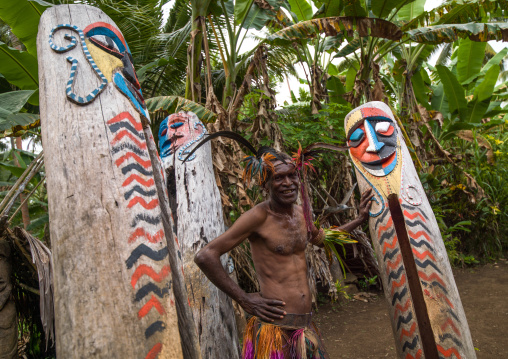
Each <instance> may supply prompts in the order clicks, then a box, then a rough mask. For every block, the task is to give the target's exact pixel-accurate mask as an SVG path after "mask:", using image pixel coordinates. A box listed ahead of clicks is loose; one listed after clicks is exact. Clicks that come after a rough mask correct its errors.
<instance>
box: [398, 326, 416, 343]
mask: <svg viewBox="0 0 508 359" xmlns="http://www.w3.org/2000/svg"><path fill="white" fill-rule="evenodd" d="M415 330H416V322H413V325H411V328H409V331H407V330H406V329H404V328H402V332H401V333H400V341H402V339H403V338H404V336H406V337H409V338H411V337H412V336H413V334H414V333H415Z"/></svg>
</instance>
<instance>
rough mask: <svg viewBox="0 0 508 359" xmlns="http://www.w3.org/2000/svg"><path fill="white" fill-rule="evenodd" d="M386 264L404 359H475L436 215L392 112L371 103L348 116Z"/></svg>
mask: <svg viewBox="0 0 508 359" xmlns="http://www.w3.org/2000/svg"><path fill="white" fill-rule="evenodd" d="M344 126H345V130H346V136H347V141H348V145H349V146H350V149H349V153H350V155H351V160H352V161H353V164H354V167H355V170H356V177H357V179H358V183H359V186H360V190H361V191H362V192H363V191H365V190H366V189H368V188H372V190H373V195H374V199H373V201H374V203H373V205H372V209H371V212H370V220H369V227H370V233H371V238H372V240H373V242H374V248H375V251H376V253H377V257H378V261H379V263H380V271H381V277H382V280H383V286H384V290H385V296H386V298H387V299H388V303H389V308H390V317H391V318H390V319H391V323H392V329H393V334H394V338H395V342H396V347H397V352H398V355H399V358H404V359H415V358H427V359H434V358H436V359H437V358H457V359H459V358H462V359H472V358H476V354H475V351H474V347H473V343H472V339H471V334H470V332H469V327H468V325H467V321H466V316H465V314H464V310H463V308H462V303H461V301H460V298H459V293H458V291H457V287H456V285H455V281H454V279H453V274H452V270H451V267H450V263H449V261H448V256H447V254H446V249H445V246H444V243H443V239H442V238H441V233H440V231H439V227H438V224H437V222H436V218H435V216H434V213H433V211H432V208H431V207H430V204H429V201H428V199H427V197H426V195H425V192H424V190H423V188H422V184H421V182H420V180H419V178H418V174H417V172H416V169H415V167H414V165H413V162H412V160H411V156H410V154H409V151H408V149H407V146H406V144H405V142H404V139H403V137H402V135H401V131H400V128H399V127H398V126H397V123H396V122H395V120H394V117H393V114H392V112H391V110H390V109H389V108H388V106H387V105H385V104H384V103H382V102H369V103H366V104H364V105H362V106H360V107H357V108H356V109H354V110H353V111H351V112H350V113H349V114H348V115H347V116H346V119H345V123H344Z"/></svg>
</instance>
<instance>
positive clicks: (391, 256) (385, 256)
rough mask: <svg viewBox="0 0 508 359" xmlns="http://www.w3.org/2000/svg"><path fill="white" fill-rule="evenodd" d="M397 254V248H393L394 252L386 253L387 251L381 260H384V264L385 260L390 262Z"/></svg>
mask: <svg viewBox="0 0 508 359" xmlns="http://www.w3.org/2000/svg"><path fill="white" fill-rule="evenodd" d="M397 253H399V249H398V248H395V250H394V251H393V252H388V251H387V252H386V253H385V255H384V257H383V260H384V261H385V262H386V259H387V258H390V260H391V259H393V257H394V256H395V255H396V254H397Z"/></svg>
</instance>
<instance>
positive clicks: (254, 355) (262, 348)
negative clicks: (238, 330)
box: [242, 314, 328, 359]
mask: <svg viewBox="0 0 508 359" xmlns="http://www.w3.org/2000/svg"><path fill="white" fill-rule="evenodd" d="M287 316H291V314H287ZM308 317H309V320H308V324H306V325H304V326H294V325H274V324H269V323H265V322H263V321H261V320H260V319H259V318H257V317H252V318H250V319H249V321H248V323H247V328H246V329H245V334H244V337H243V350H242V359H328V355H327V354H326V350H325V347H324V345H323V342H322V340H321V337H320V335H319V331H318V329H317V327H316V325H315V324H314V323H313V322H312V321H311V320H310V314H309V315H308Z"/></svg>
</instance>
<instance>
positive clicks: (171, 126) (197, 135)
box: [159, 112, 206, 161]
mask: <svg viewBox="0 0 508 359" xmlns="http://www.w3.org/2000/svg"><path fill="white" fill-rule="evenodd" d="M205 132H206V130H205V127H204V125H203V123H201V121H200V120H199V118H198V117H197V116H196V115H195V114H194V113H192V112H179V113H174V114H172V115H169V116H168V117H166V118H165V119H164V121H162V122H161V124H160V127H159V149H160V156H161V158H163V159H164V158H165V157H168V156H170V155H173V154H175V152H177V151H178V158H179V159H180V160H183V159H184V158H185V157H186V156H184V154H185V153H188V152H190V151H189V150H188V148H189V147H190V146H191V145H192V144H194V143H195V142H196V141H198V140H200V139H201V138H202V137H203V135H204V134H205ZM194 158H195V155H192V156H191V157H189V161H192V160H193V159H194Z"/></svg>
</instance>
